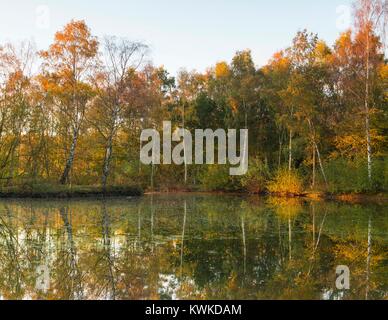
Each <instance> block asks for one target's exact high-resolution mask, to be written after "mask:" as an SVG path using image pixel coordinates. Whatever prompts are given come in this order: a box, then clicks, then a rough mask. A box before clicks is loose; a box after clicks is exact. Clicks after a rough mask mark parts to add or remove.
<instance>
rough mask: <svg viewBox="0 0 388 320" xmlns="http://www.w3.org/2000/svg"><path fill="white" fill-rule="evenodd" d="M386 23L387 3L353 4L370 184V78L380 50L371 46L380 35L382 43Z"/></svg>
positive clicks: (366, 1) (373, 0) (380, 0)
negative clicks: (362, 69) (361, 59)
mask: <svg viewBox="0 0 388 320" xmlns="http://www.w3.org/2000/svg"><path fill="white" fill-rule="evenodd" d="M387 23H388V1H386V0H358V2H357V3H356V4H355V24H356V25H355V26H356V32H357V35H356V42H357V44H358V45H359V47H360V49H361V50H360V51H361V52H360V54H361V55H362V56H363V58H364V63H363V67H364V69H365V74H364V75H361V77H362V78H363V82H364V83H365V90H364V108H365V110H364V112H365V136H366V149H367V159H368V178H369V182H370V183H371V182H372V155H373V150H372V139H371V128H370V109H371V108H370V105H371V104H372V105H373V98H371V96H370V94H371V92H372V91H373V83H372V82H371V78H372V77H373V74H375V73H376V71H377V68H376V63H373V60H374V62H376V59H375V57H376V53H378V50H379V49H380V48H379V47H378V45H376V43H375V44H373V42H372V41H373V38H374V37H375V36H377V35H378V33H379V32H381V33H382V35H383V37H382V41H385V32H386V28H387Z"/></svg>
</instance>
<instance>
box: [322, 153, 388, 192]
mask: <svg viewBox="0 0 388 320" xmlns="http://www.w3.org/2000/svg"><path fill="white" fill-rule="evenodd" d="M326 171H327V179H328V184H329V192H333V193H346V192H349V193H350V192H352V193H362V192H373V191H380V190H387V175H388V174H387V163H386V161H384V160H378V159H375V160H374V162H373V181H372V183H370V182H369V178H368V167H367V162H366V160H365V159H355V160H345V159H336V160H332V161H330V162H329V163H328V164H327V165H326Z"/></svg>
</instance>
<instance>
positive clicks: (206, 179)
mask: <svg viewBox="0 0 388 320" xmlns="http://www.w3.org/2000/svg"><path fill="white" fill-rule="evenodd" d="M200 182H201V183H202V187H203V188H204V189H205V190H207V191H239V190H241V177H237V176H231V175H230V174H229V166H228V165H209V166H207V167H206V168H205V169H204V170H203V172H202V173H201V176H200Z"/></svg>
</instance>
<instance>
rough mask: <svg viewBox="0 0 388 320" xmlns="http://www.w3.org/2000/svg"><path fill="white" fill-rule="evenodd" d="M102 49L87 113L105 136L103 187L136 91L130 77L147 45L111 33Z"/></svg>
mask: <svg viewBox="0 0 388 320" xmlns="http://www.w3.org/2000/svg"><path fill="white" fill-rule="evenodd" d="M104 49H105V52H104V56H105V61H104V62H105V63H104V65H103V68H102V70H101V71H100V72H99V74H98V76H97V77H96V80H95V82H94V85H95V87H96V90H97V96H96V99H95V100H94V103H93V104H94V108H93V109H92V110H91V113H90V121H91V122H92V124H93V126H94V127H95V128H96V129H97V131H98V132H99V133H100V135H101V136H102V138H103V140H104V148H105V155H104V162H103V168H102V186H103V189H104V190H105V189H106V185H107V180H108V177H109V174H110V164H111V159H112V153H113V143H114V139H115V138H116V136H117V133H118V131H119V130H120V128H121V126H122V125H123V123H124V120H125V116H126V115H127V114H128V113H129V111H128V109H129V108H130V107H131V106H132V103H133V96H134V95H136V94H139V92H136V91H135V92H132V91H133V89H134V87H135V86H134V81H133V80H134V77H135V73H136V70H137V69H138V68H139V67H140V65H141V63H142V62H143V58H144V55H145V53H146V50H147V46H145V45H144V44H142V43H138V42H130V41H129V40H126V39H120V40H119V39H116V38H114V37H110V38H105V41H104Z"/></svg>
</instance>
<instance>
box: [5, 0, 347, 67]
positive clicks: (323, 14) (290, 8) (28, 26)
mask: <svg viewBox="0 0 388 320" xmlns="http://www.w3.org/2000/svg"><path fill="white" fill-rule="evenodd" d="M0 3H1V7H0V43H4V42H5V41H12V42H15V41H20V40H23V39H34V41H35V42H36V44H37V46H38V48H39V49H44V48H46V47H47V46H48V45H49V44H50V43H51V41H52V39H53V36H54V33H55V31H57V30H59V29H61V28H62V27H63V25H64V24H66V23H67V22H68V21H70V20H71V19H73V18H74V19H84V20H85V21H86V22H87V24H88V25H89V26H90V28H91V29H92V32H93V33H94V34H95V35H97V36H104V35H117V36H123V37H127V38H129V39H132V40H141V41H144V42H146V43H147V44H148V45H149V46H150V47H151V54H150V58H151V59H152V60H153V62H154V63H155V64H156V65H164V66H165V67H166V68H167V69H168V70H169V71H170V72H171V73H172V74H175V73H176V72H177V71H178V70H179V69H180V68H187V69H189V70H191V69H197V70H199V71H204V70H205V69H206V68H207V67H209V66H211V65H214V64H215V63H216V62H217V61H221V60H226V61H230V60H231V58H232V57H233V55H234V53H235V52H236V51H237V50H243V49H247V48H249V49H251V50H252V54H253V57H254V60H255V63H256V64H257V65H258V66H261V65H263V64H264V63H266V62H267V61H268V59H269V58H270V57H271V56H272V54H273V53H274V52H276V51H278V50H280V49H282V48H284V47H286V46H288V45H289V44H290V42H291V40H292V38H293V36H294V35H295V33H296V32H297V31H298V30H301V29H303V28H307V29H308V30H309V31H313V32H316V33H318V34H319V36H320V37H321V38H323V39H324V40H326V41H327V42H328V43H329V44H332V43H333V42H334V39H335V38H336V37H337V36H338V34H339V32H341V31H343V30H341V28H343V27H344V26H345V25H346V15H343V13H344V12H346V11H343V9H341V7H340V6H347V7H348V8H351V0H319V1H317V0H272V1H271V0H207V1H206V0H190V1H188V0H180V1H179V0H165V1H160V0H159V1H157V0H152V1H151V0H110V1H108V0H107V1H102V0H94V1H93V0H51V1H48V0H0ZM42 5H44V6H47V8H49V10H50V24H49V27H48V28H46V27H45V22H46V20H44V15H43V14H42V11H39V10H38V12H37V8H39V6H42ZM338 9H339V10H340V12H342V14H341V13H338V12H337V10H338ZM341 17H342V18H345V20H343V19H341ZM343 22H345V23H343ZM338 23H339V24H338Z"/></svg>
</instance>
